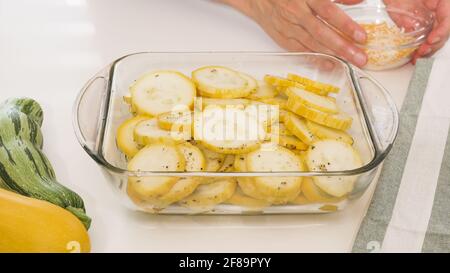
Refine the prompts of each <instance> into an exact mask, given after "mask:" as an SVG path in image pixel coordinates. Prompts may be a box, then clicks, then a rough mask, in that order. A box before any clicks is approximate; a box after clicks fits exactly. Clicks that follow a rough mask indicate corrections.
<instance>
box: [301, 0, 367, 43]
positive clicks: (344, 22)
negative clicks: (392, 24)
mask: <svg viewBox="0 0 450 273" xmlns="http://www.w3.org/2000/svg"><path fill="white" fill-rule="evenodd" d="M307 2H308V5H309V7H310V8H311V9H312V10H313V11H314V13H316V14H317V15H319V16H320V18H322V19H323V20H324V21H326V22H327V23H328V24H330V25H332V26H333V27H335V28H336V29H337V30H339V31H340V32H342V33H344V34H345V35H346V36H347V37H349V38H351V39H353V40H354V41H355V42H358V43H364V42H365V41H366V39H367V35H366V32H365V31H364V29H363V28H362V27H361V26H360V25H359V24H358V23H356V22H355V21H353V20H352V19H351V18H350V17H349V16H348V15H347V14H346V13H345V12H344V11H343V10H341V9H340V8H339V7H338V6H336V5H335V4H334V3H333V2H331V1H329V0H308V1H307Z"/></svg>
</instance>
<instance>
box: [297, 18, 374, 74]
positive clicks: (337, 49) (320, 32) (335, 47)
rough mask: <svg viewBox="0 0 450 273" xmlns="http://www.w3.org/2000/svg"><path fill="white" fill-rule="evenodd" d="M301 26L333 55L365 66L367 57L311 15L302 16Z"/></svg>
mask: <svg viewBox="0 0 450 273" xmlns="http://www.w3.org/2000/svg"><path fill="white" fill-rule="evenodd" d="M302 25H303V26H304V27H305V28H306V29H308V31H309V32H310V34H311V35H314V37H315V39H316V40H318V41H319V42H320V43H321V44H323V45H327V47H328V48H329V49H331V50H332V51H333V52H334V53H335V55H338V56H341V57H343V58H344V59H346V60H348V61H350V62H351V63H353V64H355V65H357V66H364V65H365V64H366V62H367V56H366V54H365V53H364V52H363V51H362V50H361V49H360V48H358V47H357V46H356V45H354V44H353V43H351V42H349V41H347V40H345V39H344V38H343V37H342V36H340V35H339V34H337V33H336V32H335V31H334V30H332V29H330V28H329V27H328V26H327V25H326V24H325V23H323V22H322V21H320V20H319V19H317V18H316V17H315V16H313V15H312V14H308V13H306V14H304V15H303V18H302Z"/></svg>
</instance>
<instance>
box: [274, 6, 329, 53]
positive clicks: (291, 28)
mask: <svg viewBox="0 0 450 273" xmlns="http://www.w3.org/2000/svg"><path fill="white" fill-rule="evenodd" d="M277 13H278V15H279V17H280V23H281V24H282V25H281V26H277V29H278V30H279V32H280V33H283V34H284V35H285V36H286V37H288V38H290V39H296V40H298V41H301V43H302V44H303V45H304V46H305V47H307V48H308V49H309V50H311V51H314V52H320V53H325V54H330V55H333V54H334V52H333V51H332V50H330V49H329V48H327V47H326V46H324V45H322V44H321V43H319V41H317V40H316V39H315V38H314V37H313V36H312V35H311V34H310V33H309V32H308V31H307V30H306V29H305V28H303V27H302V26H301V25H297V24H293V23H292V22H290V21H288V20H287V19H286V18H285V16H284V14H283V13H284V12H283V11H282V10H281V11H278V12H277Z"/></svg>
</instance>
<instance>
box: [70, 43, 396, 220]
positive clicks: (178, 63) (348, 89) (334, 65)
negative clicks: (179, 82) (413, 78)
mask: <svg viewBox="0 0 450 273" xmlns="http://www.w3.org/2000/svg"><path fill="white" fill-rule="evenodd" d="M209 65H218V66H226V67H230V68H233V69H235V70H238V71H242V72H245V73H247V74H249V75H251V76H253V77H255V78H257V79H262V78H263V77H264V75H266V74H274V75H285V74H287V73H295V74H299V75H303V76H306V77H308V78H310V79H313V80H316V81H320V82H325V83H332V84H333V85H334V86H337V87H339V88H340V92H339V93H337V94H336V96H335V98H336V102H337V104H338V105H339V107H340V108H341V109H342V110H343V111H345V112H346V113H347V114H349V115H350V116H351V117H352V118H353V124H352V126H351V128H350V129H349V130H348V132H349V134H351V136H352V137H353V139H354V144H353V147H354V148H355V149H356V150H357V151H359V153H360V156H361V159H362V161H363V165H362V167H360V168H357V169H352V170H342V171H332V172H330V171H302V172H236V171H232V172H204V171H202V172H161V171H160V172H152V171H139V172H134V171H128V170H127V158H126V156H125V155H124V154H123V153H122V152H121V151H120V150H119V149H118V147H117V144H116V133H117V129H118V127H119V125H120V124H121V123H122V122H123V121H125V120H126V119H128V118H130V117H131V116H132V115H131V114H130V109H129V105H128V104H126V103H124V100H123V97H124V96H126V95H127V94H128V92H129V90H128V89H129V86H130V84H132V83H133V82H134V81H135V80H136V79H137V78H139V77H140V76H141V75H143V74H144V73H147V72H149V71H157V70H177V71H180V72H182V73H183V74H185V75H190V74H191V72H192V71H193V70H195V69H197V68H199V67H202V66H209ZM73 118H74V129H75V133H76V136H77V138H78V141H79V142H80V144H81V146H82V147H83V148H84V150H85V151H86V152H87V153H88V154H89V155H90V156H91V157H92V159H94V160H95V161H96V162H97V163H98V164H99V165H100V166H101V167H102V169H103V170H104V173H105V175H106V176H107V178H108V180H109V182H110V184H111V186H112V187H113V188H114V190H115V191H116V192H117V194H118V196H119V198H120V199H121V200H122V201H123V202H124V204H125V205H126V206H127V207H129V208H131V209H134V210H140V211H145V212H149V213H159V214H199V213H202V214H283V213H294V214H296V213H320V212H333V211H337V210H341V209H343V208H344V207H345V205H346V204H347V203H348V202H350V201H351V200H355V199H357V198H359V197H360V196H361V195H362V194H363V193H364V192H365V190H366V189H367V188H368V186H369V185H370V183H372V182H373V180H374V177H375V174H376V172H377V169H378V168H379V167H380V164H381V163H382V162H383V160H384V159H385V157H386V155H387V154H388V153H389V151H390V149H391V147H392V145H393V142H394V140H395V137H396V135H397V130H398V112H397V109H396V107H395V104H394V102H393V100H392V98H391V96H390V95H389V93H388V92H387V91H386V90H385V89H384V88H383V87H382V86H381V85H380V84H379V83H378V82H376V81H375V80H374V79H373V78H371V77H370V76H368V75H367V74H365V73H364V72H363V71H361V70H359V69H358V68H356V67H354V66H352V65H350V64H349V63H347V62H345V61H343V60H341V59H339V58H336V57H333V56H328V55H323V54H315V53H256V52H238V53H236V52H184V53H183V52H177V53H174V52H170V53H169V52H143V53H136V54H131V55H127V56H124V57H122V58H120V59H117V60H115V61H114V62H113V63H111V64H110V65H109V66H107V67H106V68H105V69H103V70H102V71H100V72H99V73H98V74H97V75H95V76H94V77H93V78H92V79H90V80H89V81H88V82H87V83H86V85H85V86H84V87H83V89H82V90H81V92H80V94H79V96H78V97H77V99H76V101H75V104H74V113H73ZM292 176H294V177H321V176H326V177H334V176H337V177H354V178H355V183H354V186H353V187H352V190H351V191H350V192H348V193H347V194H346V195H345V197H344V198H331V196H327V195H324V194H323V193H320V192H319V193H317V195H318V198H317V199H315V200H310V199H305V198H302V193H301V192H300V194H299V198H297V199H296V200H297V201H296V202H288V203H286V204H279V205H274V204H270V205H264V206H262V205H261V206H259V205H248V206H247V205H245V202H244V205H237V204H228V203H227V202H223V203H221V204H217V205H214V206H211V207H208V208H203V209H192V208H188V207H186V206H183V205H180V203H174V204H171V205H170V206H167V207H165V208H156V207H155V206H154V205H153V204H152V203H151V202H147V201H145V202H144V201H136V200H135V199H134V201H133V200H131V199H130V197H129V195H128V194H127V185H128V181H129V178H130V177H131V178H134V179H136V178H137V177H142V178H146V177H176V178H180V179H181V178H192V177H195V178H199V179H220V178H224V177H225V178H231V179H233V180H236V181H239V180H242V178H244V179H246V178H250V179H253V178H256V177H292ZM236 184H238V183H236ZM237 188H239V186H237Z"/></svg>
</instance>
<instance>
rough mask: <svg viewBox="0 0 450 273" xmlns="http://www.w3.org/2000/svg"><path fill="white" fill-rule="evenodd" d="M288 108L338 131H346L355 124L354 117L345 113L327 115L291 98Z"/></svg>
mask: <svg viewBox="0 0 450 273" xmlns="http://www.w3.org/2000/svg"><path fill="white" fill-rule="evenodd" d="M287 108H288V109H289V110H290V111H292V112H294V113H296V114H297V115H299V116H302V117H304V118H306V119H309V120H311V121H314V122H316V123H319V124H322V125H325V126H327V127H331V128H334V129H337V130H342V131H345V130H347V129H349V128H350V127H351V126H352V122H353V119H352V117H350V116H349V115H347V114H345V113H342V112H341V113H339V114H329V113H325V112H322V111H319V110H317V109H314V108H312V107H309V106H306V105H304V104H303V103H299V102H298V101H295V100H292V99H291V98H289V99H288V102H287Z"/></svg>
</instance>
